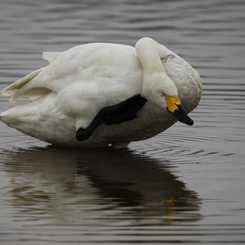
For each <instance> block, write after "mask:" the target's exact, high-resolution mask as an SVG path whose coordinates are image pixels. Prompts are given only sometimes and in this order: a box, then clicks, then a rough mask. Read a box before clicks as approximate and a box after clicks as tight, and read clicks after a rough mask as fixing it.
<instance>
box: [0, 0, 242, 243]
mask: <svg viewBox="0 0 245 245" xmlns="http://www.w3.org/2000/svg"><path fill="white" fill-rule="evenodd" d="M0 4H1V5H0V54H1V55H0V67H1V71H0V72H1V76H0V89H3V88H4V87H6V86H7V85H9V84H10V83H12V82H14V81H16V80H17V79H19V78H21V77H23V76H24V75H26V74H28V73H29V72H31V71H33V70H35V69H38V68H40V67H42V66H44V65H46V64H47V63H46V62H45V61H43V60H42V59H41V52H43V51H64V50H66V49H68V48H70V47H73V46H75V45H79V44H83V43H88V42H115V43H123V44H129V45H134V44H135V42H136V41H137V40H138V39H139V38H141V37H143V36H150V37H152V38H154V39H156V40H157V41H158V42H160V43H162V44H164V45H166V46H168V47H169V48H170V49H171V50H173V51H174V52H176V53H178V54H179V55H181V56H182V57H183V58H184V59H186V60H187V61H188V62H189V63H191V64H192V65H193V66H194V67H195V68H196V69H197V70H198V72H199V73H200V75H201V77H202V80H203V85H204V86H203V87H204V92H203V97H202V100H201V102H200V105H199V106H198V107H197V108H196V110H195V111H194V112H192V113H191V114H190V115H191V117H192V118H193V119H194V121H195V124H194V125H193V126H192V127H188V126H186V125H183V124H181V123H176V124H175V125H174V126H173V127H172V128H170V129H169V130H167V131H166V132H164V133H161V134H160V135H158V136H156V137H154V138H152V139H149V140H145V141H141V142H134V143H131V144H130V145H129V149H128V150H122V151H115V150H113V149H107V150H86V151H85V150H82V151H81V150H72V149H59V148H54V147H52V146H49V145H47V144H46V143H43V142H41V141H38V140H36V139H33V138H31V137H29V136H25V135H22V134H21V133H19V132H17V131H16V130H14V129H11V128H8V127H7V126H5V125H4V124H0V196H1V199H0V243H1V244H4V245H5V244H6V245H15V244H18V245H22V244H23V245H28V244H30V245H39V244H141V243H142V244H163V243H164V244H177V243H178V244H179V243H184V244H198V243H202V244H226V243H230V244H244V243H245V186H244V184H245V178H244V175H245V143H244V142H245V126H244V125H245V115H244V112H245V110H244V104H245V81H244V77H245V76H244V70H245V62H244V61H245V59H244V57H245V14H244V13H245V2H244V1H243V0H230V1H228V0H223V1H221V0H220V1H218V0H216V1H215V0H212V1H211V0H205V1H198V0H196V1H194V0H186V1H153V0H151V1H136V0H130V1H127V0H124V1H123V0H119V1H112V0H111V1H109V0H105V1H100V0H97V1H96V0H91V1H61V0H43V1H31V0H23V1H17V0H16V1H14V0H10V1H9V0H6V1H4V0H0ZM21 103H25V100H24V101H22V102H21ZM12 106H13V105H12V104H11V103H10V102H8V98H4V97H0V110H1V111H4V110H6V109H8V108H10V107H12Z"/></svg>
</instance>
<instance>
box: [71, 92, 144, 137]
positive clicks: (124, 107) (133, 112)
mask: <svg viewBox="0 0 245 245" xmlns="http://www.w3.org/2000/svg"><path fill="white" fill-rule="evenodd" d="M146 101H147V100H146V99H145V98H143V97H141V95H140V94H137V95H135V96H133V97H131V98H129V99H127V100H124V101H122V102H120V103H119V104H116V105H113V106H108V107H105V108H103V109H101V110H100V111H99V112H98V113H97V115H96V116H95V118H94V120H93V121H92V122H91V124H90V125H89V126H88V127H87V128H86V129H83V128H79V129H78V130H77V132H76V139H77V140H79V141H83V140H86V139H88V138H89V137H90V136H91V134H92V133H93V132H94V130H95V129H96V128H97V127H98V126H99V125H100V124H103V123H105V124H108V125H111V124H120V123H122V122H126V121H130V120H133V119H135V118H136V117H137V112H138V111H139V110H140V109H141V108H142V107H143V106H144V105H145V103H146Z"/></svg>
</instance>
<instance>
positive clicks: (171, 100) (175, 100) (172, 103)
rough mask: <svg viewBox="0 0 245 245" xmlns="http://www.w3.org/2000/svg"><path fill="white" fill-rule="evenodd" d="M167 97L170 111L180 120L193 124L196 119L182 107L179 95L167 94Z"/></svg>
mask: <svg viewBox="0 0 245 245" xmlns="http://www.w3.org/2000/svg"><path fill="white" fill-rule="evenodd" d="M165 98H166V102H167V110H168V112H170V113H171V114H173V115H174V116H175V117H176V118H177V119H178V120H179V121H180V122H182V123H185V124H187V125H193V123H194V121H193V120H192V119H191V118H190V117H189V116H188V115H187V114H186V113H185V111H184V110H183V109H182V107H181V103H180V99H179V97H169V96H165Z"/></svg>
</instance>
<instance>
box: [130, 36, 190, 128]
mask: <svg viewBox="0 0 245 245" xmlns="http://www.w3.org/2000/svg"><path fill="white" fill-rule="evenodd" d="M135 48H136V53H137V55H138V58H139V60H140V63H141V65H142V68H143V95H144V96H145V97H146V98H147V99H148V100H150V101H151V102H152V103H154V104H155V105H156V106H158V107H160V108H161V109H163V110H167V111H168V112H169V113H171V114H173V115H174V116H175V117H176V118H177V119H178V120H179V121H180V122H182V123H185V124H187V125H192V124H193V120H192V119H191V118H190V117H189V116H188V115H187V114H186V113H185V111H184V110H183V109H182V107H181V102H180V99H179V97H178V89H177V87H176V86H175V83H174V82H173V81H172V80H171V78H170V77H169V76H168V75H167V73H166V71H165V68H164V66H163V64H162V62H161V58H163V57H165V56H167V55H169V54H172V52H171V51H170V50H169V49H167V48H166V47H165V46H163V45H161V44H159V43H157V42H156V41H154V40H153V39H151V38H147V37H145V38H142V39H140V40H139V41H138V42H137V43H136V45H135Z"/></svg>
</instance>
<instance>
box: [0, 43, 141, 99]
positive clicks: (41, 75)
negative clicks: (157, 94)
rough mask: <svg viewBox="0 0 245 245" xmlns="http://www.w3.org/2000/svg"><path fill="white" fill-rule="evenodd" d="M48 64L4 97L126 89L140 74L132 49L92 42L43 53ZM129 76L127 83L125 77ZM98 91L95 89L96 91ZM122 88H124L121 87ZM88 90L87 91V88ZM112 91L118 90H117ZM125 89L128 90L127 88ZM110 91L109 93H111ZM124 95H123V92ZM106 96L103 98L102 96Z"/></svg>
mask: <svg viewBox="0 0 245 245" xmlns="http://www.w3.org/2000/svg"><path fill="white" fill-rule="evenodd" d="M43 58H44V59H46V60H48V61H49V62H50V64H49V65H48V66H46V67H44V68H41V69H39V70H37V71H34V72H32V73H30V74H29V75H27V76H25V77H24V78H22V79H20V80H18V81H17V82H15V83H14V84H12V85H10V86H9V87H7V88H6V89H4V90H3V91H2V92H1V93H2V94H3V95H4V96H11V99H10V101H11V102H14V101H16V100H18V99H19V98H20V97H22V96H28V97H30V98H31V99H37V98H38V97H41V96H43V95H46V94H48V93H50V92H54V93H59V92H61V91H62V90H63V89H65V88H67V87H69V86H71V85H77V86H83V85H86V86H91V87H93V86H95V87H94V89H95V90H96V84H99V86H100V87H101V86H103V87H104V86H107V87H111V89H112V90H111V92H113V86H122V85H125V86H127V85H128V84H129V82H130V83H131V85H129V86H132V85H133V86H134V85H135V86H136V87H137V89H139V86H138V83H133V84H132V82H134V80H137V79H138V76H139V75H140V74H141V67H140V63H139V61H138V59H137V56H136V53H135V49H134V48H133V47H130V46H126V45H120V44H107V43H93V44H85V45H80V46H77V47H74V48H71V49H69V50H67V51H65V52H60V53H58V52H44V53H43ZM127 77H128V81H127V80H125V78H127ZM97 89H98V88H97ZM121 89H123V86H122V88H121ZM86 90H87V89H86ZM114 90H115V91H116V90H120V89H117V88H116V87H115V88H114ZM124 90H128V89H127V88H126V87H125V88H124ZM111 92H110V93H111ZM125 92H126V91H125ZM122 94H123V93H122ZM105 96H106V95H105Z"/></svg>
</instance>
